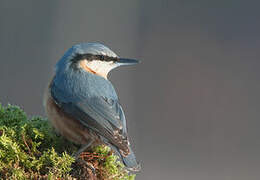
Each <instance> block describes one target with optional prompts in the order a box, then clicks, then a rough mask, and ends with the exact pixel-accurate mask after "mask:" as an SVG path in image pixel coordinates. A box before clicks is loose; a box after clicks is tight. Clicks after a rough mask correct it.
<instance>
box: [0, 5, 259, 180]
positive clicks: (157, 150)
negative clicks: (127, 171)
mask: <svg viewBox="0 0 260 180" xmlns="http://www.w3.org/2000/svg"><path fill="white" fill-rule="evenodd" d="M259 5H260V2H259V1H251V0H249V1H242V0H236V1H235V0H229V1H226V0H225V1H224V0H218V1H206V0H199V1H192V0H190V1H188V0H187V1H181V0H131V1H122V0H110V1H99V0H97V1H84V0H81V1H70V0H62V1H61V0H57V1H51V0H45V1H33V0H27V1H13V0H0V62H1V64H0V82H1V84H0V102H1V103H2V104H4V105H6V104H7V103H11V104H16V105H19V106H21V107H23V108H24V110H25V111H26V112H27V113H28V114H29V115H31V116H33V115H42V116H45V114H44V110H43V106H42V97H43V91H44V88H45V87H46V86H47V83H48V81H49V79H50V78H51V77H52V75H53V73H54V72H53V71H54V65H55V63H56V62H57V61H58V60H59V59H60V58H61V56H62V55H63V54H64V52H65V51H66V50H67V49H68V48H70V47H71V46H72V45H73V44H76V43H79V42H101V43H104V44H105V45H107V46H108V47H110V48H111V49H112V50H113V51H115V52H116V53H117V54H118V55H119V56H121V57H128V58H138V59H140V60H142V63H141V64H138V65H137V66H131V67H122V68H121V69H120V68H119V69H116V70H114V71H113V72H112V73H111V76H110V80H111V81H112V82H113V84H114V85H115V88H116V89H117V91H118V94H119V97H120V101H121V104H122V106H123V108H124V110H125V114H126V117H127V120H128V128H129V133H130V136H131V140H132V144H133V146H134V150H135V152H136V156H137V157H138V159H139V160H140V161H141V163H142V168H143V169H142V171H141V172H140V173H139V174H138V175H137V178H136V179H137V180H151V179H155V180H157V179H160V180H190V179H192V180H245V179H246V180H259V178H260V141H259V137H260V131H259V128H260V120H259V119H260V109H259V107H260V94H259V92H260V84H259V81H260V72H259V67H260V60H259V58H260V49H259V48H260V22H259V18H260V11H259Z"/></svg>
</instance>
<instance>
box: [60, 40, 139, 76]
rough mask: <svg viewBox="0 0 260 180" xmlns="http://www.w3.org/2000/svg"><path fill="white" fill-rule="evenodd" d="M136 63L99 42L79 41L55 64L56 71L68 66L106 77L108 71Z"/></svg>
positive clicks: (64, 69)
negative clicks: (119, 55) (79, 42)
mask: <svg viewBox="0 0 260 180" xmlns="http://www.w3.org/2000/svg"><path fill="white" fill-rule="evenodd" d="M136 63H138V60H135V59H126V58H120V57H118V56H117V55H116V54H115V53H114V52H113V51H112V50H110V49H109V48H108V47H106V46H104V45H103V44H100V43H81V44H77V45H74V46H72V48H70V49H69V50H68V51H67V52H66V53H65V55H64V56H63V57H62V58H61V60H60V61H59V62H58V63H57V64H56V73H57V72H59V71H66V69H69V68H76V69H80V70H84V71H87V72H89V73H93V74H96V75H99V76H102V77H104V78H107V75H108V73H109V71H111V70H112V69H114V68H116V67H119V66H122V65H132V64H136Z"/></svg>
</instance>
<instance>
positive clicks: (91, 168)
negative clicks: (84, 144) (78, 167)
mask: <svg viewBox="0 0 260 180" xmlns="http://www.w3.org/2000/svg"><path fill="white" fill-rule="evenodd" d="M76 161H78V162H79V163H80V164H83V165H85V166H86V167H87V168H88V169H90V170H91V171H92V174H93V175H96V168H95V167H94V166H93V165H92V164H91V163H89V162H87V161H85V160H83V159H80V158H78V159H77V160H76Z"/></svg>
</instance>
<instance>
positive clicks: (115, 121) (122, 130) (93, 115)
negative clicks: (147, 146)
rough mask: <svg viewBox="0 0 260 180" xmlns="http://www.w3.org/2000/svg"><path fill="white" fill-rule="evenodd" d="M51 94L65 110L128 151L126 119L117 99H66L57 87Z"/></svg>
mask: <svg viewBox="0 0 260 180" xmlns="http://www.w3.org/2000/svg"><path fill="white" fill-rule="evenodd" d="M51 94H52V97H53V98H54V100H55V101H56V103H57V104H58V105H59V106H60V108H61V109H62V110H63V111H65V112H66V113H68V114H69V115H71V116H72V117H74V118H75V119H78V120H79V121H80V122H81V123H82V124H83V125H84V126H86V127H88V128H90V129H92V130H93V131H95V132H96V133H97V134H99V135H101V136H103V137H104V138H106V139H107V140H108V142H109V143H112V144H114V145H115V146H116V147H118V148H119V149H121V150H123V151H125V152H127V151H128V138H127V129H126V120H125V116H124V112H123V110H122V107H121V106H120V104H119V102H118V101H117V100H114V99H111V98H107V97H103V96H99V97H91V98H83V97H81V98H70V101H67V100H66V101H65V100H63V97H64V92H63V91H60V90H58V89H57V88H55V87H53V88H52V89H51ZM73 99H74V100H73Z"/></svg>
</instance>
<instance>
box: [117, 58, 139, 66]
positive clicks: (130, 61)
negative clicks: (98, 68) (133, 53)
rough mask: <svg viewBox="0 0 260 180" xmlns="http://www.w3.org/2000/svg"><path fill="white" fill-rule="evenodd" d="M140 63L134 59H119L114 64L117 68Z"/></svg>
mask: <svg viewBox="0 0 260 180" xmlns="http://www.w3.org/2000/svg"><path fill="white" fill-rule="evenodd" d="M139 62H140V61H138V60H136V59H126V58H119V61H117V62H116V63H117V64H118V65H119V66H124V65H134V64H137V63H139Z"/></svg>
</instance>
